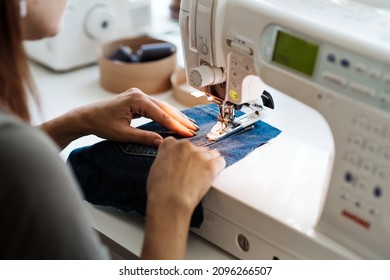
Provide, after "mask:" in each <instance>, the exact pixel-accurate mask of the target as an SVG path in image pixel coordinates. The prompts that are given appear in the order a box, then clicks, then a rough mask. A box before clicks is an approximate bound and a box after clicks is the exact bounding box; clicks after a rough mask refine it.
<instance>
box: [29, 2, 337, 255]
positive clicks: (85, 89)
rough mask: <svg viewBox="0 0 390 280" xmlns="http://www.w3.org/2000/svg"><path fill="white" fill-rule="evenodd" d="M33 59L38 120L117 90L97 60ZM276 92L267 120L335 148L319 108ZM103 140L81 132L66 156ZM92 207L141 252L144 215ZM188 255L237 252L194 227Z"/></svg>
mask: <svg viewBox="0 0 390 280" xmlns="http://www.w3.org/2000/svg"><path fill="white" fill-rule="evenodd" d="M152 2H153V3H158V4H156V5H155V6H154V7H153V12H154V13H156V12H157V11H161V6H163V5H164V4H165V5H166V6H165V7H164V8H163V9H165V11H166V13H165V14H164V13H161V12H160V13H159V14H158V16H155V17H154V20H155V23H154V26H158V28H155V29H156V30H159V28H161V18H162V19H163V21H164V20H165V22H167V24H168V25H167V26H168V30H172V31H173V33H171V35H164V36H165V38H167V40H171V41H172V42H173V43H176V44H177V47H178V50H179V54H178V58H179V64H181V65H182V60H180V57H181V54H180V51H181V46H180V38H179V33H178V26H177V24H176V23H172V21H170V20H169V10H168V2H170V1H167V0H164V1H161V0H152ZM157 23H158V24H157ZM153 34H156V33H153ZM172 34H173V35H172ZM167 36H168V37H167ZM30 65H31V70H32V74H33V77H34V79H35V82H36V85H37V87H38V91H39V94H40V102H41V110H40V113H38V111H37V110H36V109H33V112H32V115H33V123H34V124H38V123H41V122H43V121H46V120H49V119H51V118H53V117H56V116H58V115H60V114H62V113H64V112H67V111H68V110H70V109H72V108H74V107H78V106H81V105H84V104H89V103H91V102H94V101H97V100H103V99H106V98H109V97H112V96H113V94H111V93H109V92H107V91H105V90H104V89H102V88H101V87H100V85H99V71H98V68H97V66H90V67H86V68H82V69H78V70H75V71H72V72H67V73H55V72H52V71H50V70H48V69H46V68H45V67H42V66H40V65H38V64H36V63H31V64H30ZM271 93H272V94H273V97H274V100H275V103H276V109H275V112H270V113H269V115H267V117H266V121H267V122H269V123H270V124H272V125H274V126H276V127H278V128H280V129H281V130H283V131H284V132H287V133H289V134H290V135H292V136H295V137H297V138H300V139H302V140H304V141H306V142H308V143H311V144H313V145H316V146H319V147H321V148H323V149H325V150H328V151H329V150H331V146H332V140H331V137H330V136H329V135H330V132H329V131H328V130H327V129H326V124H325V121H324V120H322V119H321V117H320V116H319V115H318V114H317V113H315V112H314V111H313V110H311V109H309V108H307V107H306V106H304V105H302V104H298V103H297V102H296V101H294V100H292V99H291V98H289V97H287V96H285V95H283V94H281V93H279V92H277V91H274V90H272V89H271ZM154 96H155V97H157V98H159V99H161V100H164V101H166V102H168V103H170V104H171V105H173V106H175V107H177V108H179V109H183V108H185V107H184V106H183V105H181V104H180V103H178V102H177V101H176V100H175V99H174V98H173V96H172V94H171V91H167V92H163V93H160V94H156V95H154ZM307 114H311V117H310V118H308V116H307ZM286 120H287V121H286ZM145 121H146V120H142V119H139V120H135V121H134V122H133V125H135V126H137V125H140V124H142V123H144V122H145ZM319 126H323V127H324V128H325V129H320V130H319V129H318V127H319ZM313 131H316V133H311V132H313ZM100 140H101V139H99V138H98V137H95V136H86V137H83V138H80V139H78V140H76V141H74V142H73V143H71V144H70V145H69V146H68V147H67V148H66V149H65V150H64V151H62V153H61V156H62V157H63V158H64V159H66V158H67V156H68V154H69V153H70V151H71V150H73V149H74V148H76V147H80V146H85V145H91V144H93V143H96V142H97V141H100ZM86 209H87V211H88V213H89V215H90V222H91V225H92V226H93V227H94V228H95V229H96V230H97V231H98V232H100V233H101V234H103V235H104V236H106V238H108V239H109V240H111V242H114V243H115V244H116V245H119V246H120V247H121V250H123V249H124V250H125V251H128V252H130V253H131V254H133V255H135V256H139V254H140V251H141V246H142V240H143V232H144V220H143V219H142V218H140V217H139V216H137V215H134V214H129V213H122V212H118V211H115V210H112V209H107V208H102V207H94V206H91V205H89V204H87V203H86ZM187 258H188V259H232V258H234V257H232V256H231V255H229V254H228V253H226V252H224V251H222V250H221V249H219V248H217V247H215V246H214V245H212V244H211V243H209V242H208V241H206V240H204V239H202V238H200V237H199V236H197V235H195V234H193V233H190V237H189V241H188V252H187Z"/></svg>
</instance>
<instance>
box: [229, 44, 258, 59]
mask: <svg viewBox="0 0 390 280" xmlns="http://www.w3.org/2000/svg"><path fill="white" fill-rule="evenodd" d="M230 46H231V47H232V48H233V49H235V50H236V51H237V52H238V53H241V54H244V55H248V56H250V55H252V54H253V50H252V49H251V48H250V47H247V46H244V45H241V44H239V43H237V42H231V43H230Z"/></svg>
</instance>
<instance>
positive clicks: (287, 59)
mask: <svg viewBox="0 0 390 280" xmlns="http://www.w3.org/2000/svg"><path fill="white" fill-rule="evenodd" d="M318 50H319V46H318V45H316V44H313V43H311V42H308V41H305V40H302V39H300V38H298V37H296V36H293V35H291V34H288V33H286V32H283V31H278V34H277V37H276V42H275V48H274V53H273V56H272V61H274V62H277V63H280V64H282V65H284V66H287V67H289V68H291V69H294V70H296V71H299V72H301V73H304V74H306V75H309V76H313V72H314V66H315V63H316V60H317V54H318Z"/></svg>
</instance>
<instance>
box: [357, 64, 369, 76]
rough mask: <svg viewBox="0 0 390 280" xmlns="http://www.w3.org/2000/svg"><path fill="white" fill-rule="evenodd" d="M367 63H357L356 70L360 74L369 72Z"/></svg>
mask: <svg viewBox="0 0 390 280" xmlns="http://www.w3.org/2000/svg"><path fill="white" fill-rule="evenodd" d="M367 69H368V68H367V65H365V64H363V63H359V62H358V63H356V65H355V71H356V72H357V73H359V74H366V73H367Z"/></svg>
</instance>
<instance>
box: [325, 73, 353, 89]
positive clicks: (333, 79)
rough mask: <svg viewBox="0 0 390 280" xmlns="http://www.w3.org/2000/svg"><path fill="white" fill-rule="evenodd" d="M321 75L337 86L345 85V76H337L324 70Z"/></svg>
mask: <svg viewBox="0 0 390 280" xmlns="http://www.w3.org/2000/svg"><path fill="white" fill-rule="evenodd" d="M322 77H323V78H324V79H325V80H327V81H329V82H331V83H333V84H336V85H338V86H346V85H347V80H346V79H345V78H343V77H341V76H338V75H335V74H332V73H330V72H324V73H323V74H322Z"/></svg>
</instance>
